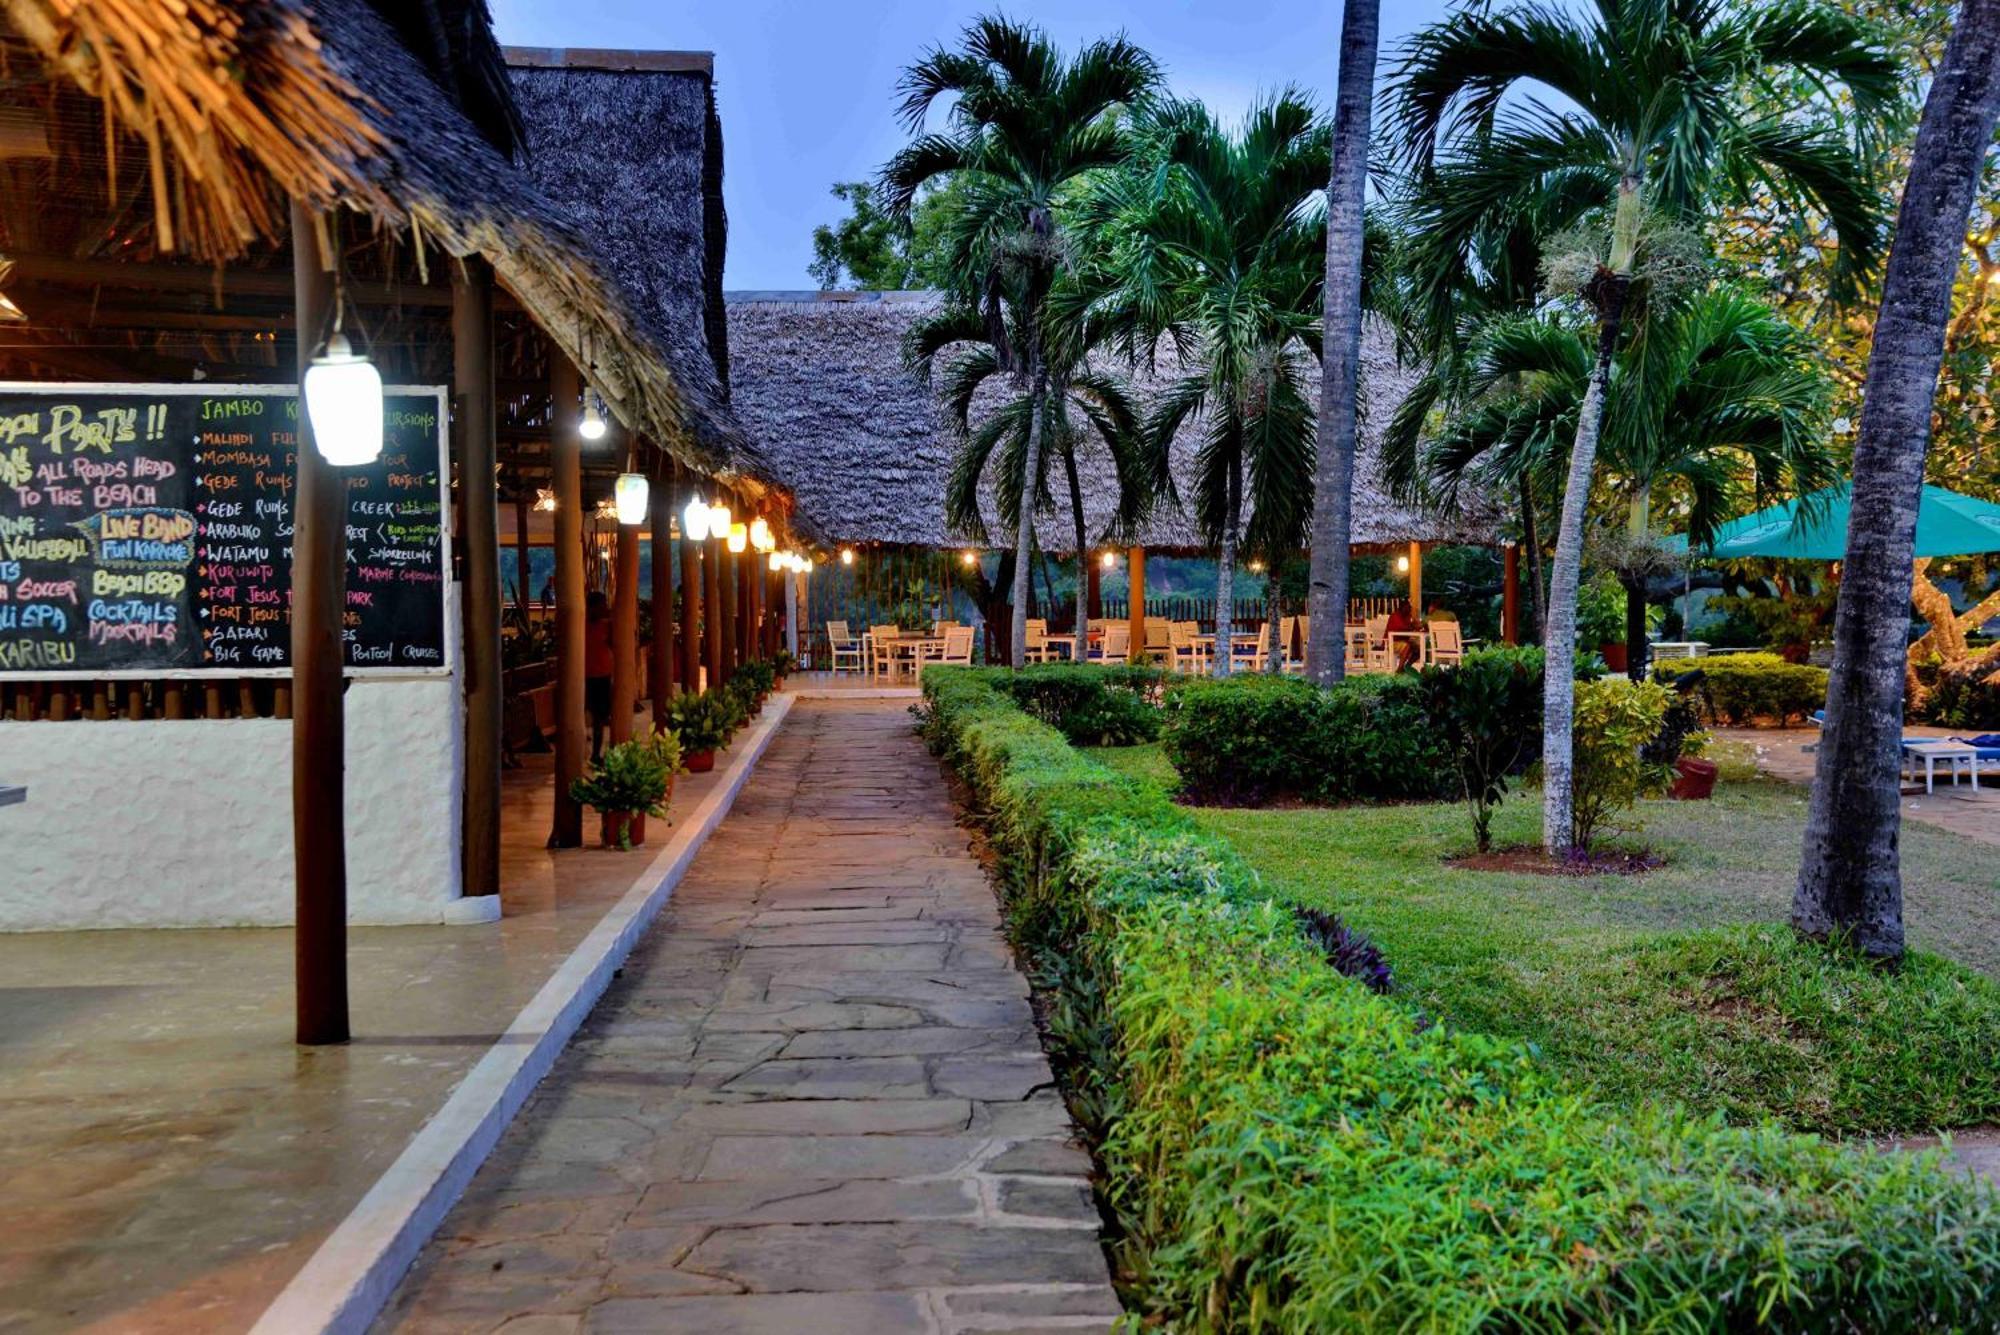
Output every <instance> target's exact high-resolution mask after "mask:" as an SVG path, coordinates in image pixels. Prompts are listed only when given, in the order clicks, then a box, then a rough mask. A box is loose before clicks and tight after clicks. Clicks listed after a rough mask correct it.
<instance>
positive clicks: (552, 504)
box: [535, 487, 556, 514]
mask: <svg viewBox="0 0 2000 1335" xmlns="http://www.w3.org/2000/svg"><path fill="white" fill-rule="evenodd" d="M555 508H556V494H555V492H553V491H551V490H550V489H549V488H547V487H536V488H535V509H537V510H540V511H541V512H542V513H543V514H548V513H549V512H550V511H552V510H554V509H555Z"/></svg>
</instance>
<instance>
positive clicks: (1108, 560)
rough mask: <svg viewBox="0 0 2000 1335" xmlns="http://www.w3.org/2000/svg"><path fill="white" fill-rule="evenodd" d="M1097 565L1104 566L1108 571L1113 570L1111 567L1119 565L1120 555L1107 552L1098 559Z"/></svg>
mask: <svg viewBox="0 0 2000 1335" xmlns="http://www.w3.org/2000/svg"><path fill="white" fill-rule="evenodd" d="M1097 564H1099V565H1101V566H1103V567H1104V568H1105V569H1106V570H1109V569H1111V567H1113V566H1115V565H1117V564H1118V553H1116V552H1106V553H1105V554H1104V555H1102V556H1100V557H1098V558H1097Z"/></svg>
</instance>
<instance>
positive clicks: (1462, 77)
mask: <svg viewBox="0 0 2000 1335" xmlns="http://www.w3.org/2000/svg"><path fill="white" fill-rule="evenodd" d="M1776 74H1802V75H1804V76H1806V77H1809V78H1813V79H1816V80H1819V81H1821V82H1822V83H1824V84H1827V85H1838V86H1842V87H1844V88H1845V89H1846V91H1847V92H1848V93H1849V94H1850V95H1851V97H1852V98H1853V101H1854V105H1855V108H1856V111H1857V117H1856V124H1857V125H1860V126H1865V125H1866V124H1867V123H1869V122H1870V121H1871V120H1872V119H1874V118H1876V117H1877V116H1879V115H1881V114H1882V113H1883V112H1884V111H1885V110H1886V109H1887V108H1889V107H1890V106H1892V105H1893V104H1894V100H1895V98H1896V96H1897V94H1898V74H1897V70H1896V68H1895V66H1894V65H1893V63H1892V62H1891V61H1890V60H1889V58H1888V56H1887V55H1886V54H1885V53H1884V52H1883V50H1882V49H1881V47H1880V46H1879V45H1878V44H1877V43H1876V42H1875V40H1874V36H1873V29H1872V28H1870V27H1869V26H1868V25H1866V24H1865V23H1863V22H1861V21H1860V20H1857V19H1854V18H1852V17H1850V16H1848V15H1846V14H1844V13H1842V12H1841V11H1839V10H1838V9H1835V8H1833V7H1832V6H1831V5H1829V4H1826V3H1823V0H1781V2H1780V3H1777V4H1769V3H1761V2H1760V0H1597V4H1596V6H1595V11H1594V13H1591V14H1589V15H1587V16H1580V15H1576V14H1573V13H1571V12H1569V11H1567V10H1558V9H1555V8H1553V7H1548V6H1544V5H1541V4H1537V3H1532V2H1523V0H1515V3H1511V4H1508V5H1505V6H1502V7H1494V8H1485V7H1472V8H1467V9H1465V10H1463V11H1461V12H1459V13H1456V14H1454V15H1453V16H1452V18H1451V19H1450V20H1449V21H1447V22H1444V23H1439V24H1435V25H1433V26H1431V27H1429V28H1426V29H1424V30H1423V31H1421V32H1419V33H1418V34H1417V35H1416V36H1415V37H1413V38H1412V39H1411V41H1410V45H1409V48H1408V51H1407V53H1406V56H1405V59H1404V62H1403V65H1402V68H1401V70H1400V71H1399V72H1398V74H1397V77H1396V82H1395V88H1394V92H1393V95H1392V100H1391V109H1390V117H1391V121H1392V124H1393V125H1394V126H1395V129H1396V137H1397V139H1398V141H1399V143H1400V145H1401V149H1402V154H1403V158H1404V161H1405V162H1406V163H1407V164H1408V165H1409V166H1410V167H1411V168H1412V169H1414V170H1415V171H1416V172H1417V173H1418V174H1419V175H1420V176H1422V177H1423V178H1425V189H1424V192H1423V198H1424V200H1425V201H1426V205H1427V207H1426V208H1425V210H1424V212H1425V214H1426V215H1427V216H1426V217H1424V218H1423V219H1421V221H1420V224H1419V225H1421V226H1423V227H1424V228H1425V229H1426V230H1432V231H1435V232H1436V233H1437V234H1438V239H1439V243H1440V246H1441V248H1445V249H1449V248H1451V247H1453V246H1454V245H1455V244H1456V245H1458V246H1459V250H1458V253H1459V255H1460V257H1461V260H1462V261H1463V260H1465V259H1469V252H1468V251H1467V250H1466V249H1465V248H1464V247H1465V246H1466V245H1469V243H1470V241H1471V240H1472V239H1474V238H1475V237H1477V236H1478V235H1479V234H1480V233H1481V232H1482V231H1487V230H1490V229H1491V228H1492V227H1493V226H1494V225H1495V220H1496V219H1503V218H1505V217H1507V216H1508V215H1510V214H1511V213H1513V212H1515V211H1516V210H1518V209H1520V208H1522V207H1524V206H1525V204H1526V203H1527V202H1528V201H1530V200H1539V199H1545V198H1547V197H1548V196H1549V195H1550V194H1551V193H1552V186H1553V185H1554V184H1556V183H1560V185H1561V186H1562V188H1563V189H1564V190H1566V191H1567V193H1568V194H1569V195H1570V196H1571V198H1572V199H1573V201H1574V204H1575V208H1574V212H1573V218H1572V219H1571V221H1572V222H1573V223H1574V224H1575V225H1576V226H1575V227H1574V229H1573V230H1571V231H1569V232H1568V233H1566V234H1565V235H1563V236H1562V237H1560V238H1557V239H1556V240H1555V241H1552V243H1551V244H1549V245H1548V247H1547V253H1548V255H1549V260H1548V265H1547V271H1548V276H1549V279H1550V286H1551V287H1552V288H1558V289H1560V288H1564V287H1567V288H1569V289H1571V290H1572V291H1573V292H1574V294H1575V295H1576V296H1577V297H1578V298H1580V299H1581V301H1582V303H1583V305H1584V307H1585V308H1586V309H1587V310H1588V311H1589V312H1590V313H1591V314H1592V315H1593V317H1594V319H1595V323H1596V331H1597V336H1596V346H1595V355H1594V360H1593V364H1592V370H1591V375H1590V379H1589V382H1588V387H1587V389H1586V392H1585V396H1584V399H1583V402H1582V403H1581V404H1580V405H1579V411H1578V413H1577V420H1576V435H1575V440H1574V442H1573V444H1572V446H1571V449H1570V458H1569V472H1568V477H1567V481H1566V483H1565V486H1564V491H1563V504H1562V516H1561V526H1560V528H1559V530H1558V534H1557V539H1556V552H1555V569H1554V571H1553V574H1552V577H1551V581H1550V590H1549V608H1548V626H1547V642H1548V644H1549V647H1550V649H1551V651H1552V652H1550V653H1549V654H1547V655H1546V656H1545V657H1546V662H1547V675H1546V678H1545V681H1544V686H1543V692H1544V694H1543V744H1544V751H1543V773H1544V788H1543V802H1542V834H1543V839H1544V841H1545V842H1546V844H1547V846H1548V847H1549V848H1550V849H1551V850H1552V851H1561V850H1565V849H1567V848H1568V846H1569V841H1570V828H1571V807H1572V801H1573V788H1572V782H1571V760H1572V747H1571V725H1572V719H1573V705H1574V698H1573V697H1574V676H1575V671H1574V663H1573V661H1572V659H1571V656H1570V655H1569V654H1568V653H1565V652H1561V650H1562V649H1564V648H1566V647H1567V646H1568V645H1569V644H1571V643H1572V642H1573V640H1574V637H1575V634H1576V596H1577V587H1578V581H1579V576H1580V571H1581V565H1582V559H1583V525H1584V510H1585V507H1586V504H1587V502H1588V500H1589V496H1590V486H1591V474H1592V471H1593V468H1594V465H1595V463H1596V458H1597V444H1598V435H1599V431H1600V429H1601V426H1602V423H1603V419H1604V410H1605V404H1606V400H1607V396H1608V394H1609V384H1610V378H1611V367H1612V363H1613V360H1614V357H1615V355H1616V353H1617V349H1618V343H1619V338H1620V334H1621V332H1622V329H1623V325H1624V322H1625V316H1626V313H1627V309H1628V306H1634V305H1635V304H1636V305H1637V306H1639V307H1641V308H1642V307H1643V304H1644V302H1645V300H1646V299H1647V296H1648V293H1647V291H1646V289H1647V288H1648V287H1650V286H1652V283H1651V282H1650V281H1649V280H1650V279H1652V278H1655V277H1664V276H1666V275H1667V274H1669V273H1671V272H1672V270H1673V268H1674V267H1675V266H1674V260H1675V259H1676V257H1677V256H1676V252H1679V257H1680V258H1683V259H1684V258H1686V251H1687V245H1686V243H1687V241H1688V238H1689V235H1690V232H1691V230H1692V229H1694V228H1695V227H1697V226H1698V224H1699V223H1700V221H1701V220H1702V210H1703V208H1704V207H1705V206H1706V205H1708V204H1710V203H1713V202H1714V201H1716V200H1717V199H1719V198H1723V197H1726V196H1743V195H1745V194H1747V192H1748V190H1749V189H1750V188H1751V186H1752V184H1753V183H1754V184H1755V185H1757V186H1761V187H1763V188H1767V189H1770V190H1773V191H1775V192H1776V193H1777V194H1779V195H1780V196H1781V197H1782V198H1783V199H1784V200H1785V202H1786V203H1788V204H1790V205H1793V206H1795V207H1798V208H1803V209H1810V210H1812V211H1814V212H1816V213H1819V214H1822V215H1824V216H1825V217H1826V218H1827V220H1828V222H1829V223H1830V225H1831V227H1832V229H1833V231H1834V234H1835V236H1836V237H1837V238H1838V242H1839V251H1838V260H1837V278H1838V279H1839V281H1840V282H1841V283H1842V284H1844V285H1851V283H1852V281H1853V280H1854V278H1855V277H1857V276H1858V275H1860V274H1862V273H1865V272H1867V271H1868V269H1869V268H1870V267H1871V266H1872V264H1873V262H1874V259H1875V254H1876V243H1877V236H1878V233H1879V231H1880V226H1879V224H1880V219H1879V217H1878V212H1879V211H1878V209H1877V207H1876V203H1875V194H1874V191H1873V189H1872V187H1871V183H1870V181H1869V179H1868V177H1869V173H1868V170H1867V167H1866V163H1867V161H1868V159H1867V157H1866V156H1865V155H1864V154H1863V153H1861V152H1860V151H1858V150H1857V147H1856V145H1855V144H1853V143H1851V142H1849V141H1848V140H1845V139H1843V138H1842V137H1841V136H1840V135H1839V134H1838V133H1836V132H1835V131H1834V130H1832V129H1829V128H1826V127H1823V126H1820V125H1815V124H1811V123H1807V122H1804V121H1800V120H1794V119H1789V118H1784V117H1779V116H1775V115H1768V116H1767V115H1762V114H1759V113H1757V112H1755V111H1753V110H1751V109H1750V107H1751V105H1752V104H1751V101H1750V99H1749V98H1748V97H1746V96H1745V94H1746V93H1747V92H1748V91H1749V90H1750V89H1751V88H1752V87H1753V86H1754V84H1755V83H1756V82H1758V81H1759V80H1763V79H1767V78H1769V77H1771V76H1773V75H1776ZM1537 86H1539V88H1540V89H1541V90H1547V91H1550V92H1553V93H1554V94H1556V95H1557V97H1556V98H1553V99H1545V98H1541V97H1537V96H1534V95H1533V92H1534V90H1535V89H1536V87H1537ZM1523 92H1526V93H1527V94H1528V95H1527V96H1518V95H1517V96H1515V97H1513V98H1512V99H1511V100H1509V94H1521V93H1523ZM1429 281H1431V282H1434V283H1438V284H1446V283H1449V282H1451V281H1452V274H1451V273H1450V272H1446V273H1439V274H1434V275H1431V276H1430V277H1429ZM1635 285H1636V286H1635Z"/></svg>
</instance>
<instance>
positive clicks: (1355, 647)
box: [1347, 626, 1379, 672]
mask: <svg viewBox="0 0 2000 1335" xmlns="http://www.w3.org/2000/svg"><path fill="white" fill-rule="evenodd" d="M1347 670H1348V671H1349V672H1375V671H1379V669H1378V668H1377V666H1376V663H1375V657H1374V655H1373V654H1370V653H1369V652H1368V629H1367V627H1365V626H1349V627H1348V628H1347Z"/></svg>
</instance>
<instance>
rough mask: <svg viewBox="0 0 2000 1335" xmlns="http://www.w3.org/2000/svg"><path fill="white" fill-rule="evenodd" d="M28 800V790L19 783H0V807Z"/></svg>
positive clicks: (15, 804)
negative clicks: (11, 785) (10, 784)
mask: <svg viewBox="0 0 2000 1335" xmlns="http://www.w3.org/2000/svg"><path fill="white" fill-rule="evenodd" d="M27 800H28V790H27V789H26V788H22V787H20V786H19V785H16V786H14V787H9V786H7V785H6V784H4V783H0V807H11V806H17V805H19V804H20V803H22V802H25V801H27Z"/></svg>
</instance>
